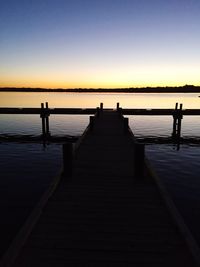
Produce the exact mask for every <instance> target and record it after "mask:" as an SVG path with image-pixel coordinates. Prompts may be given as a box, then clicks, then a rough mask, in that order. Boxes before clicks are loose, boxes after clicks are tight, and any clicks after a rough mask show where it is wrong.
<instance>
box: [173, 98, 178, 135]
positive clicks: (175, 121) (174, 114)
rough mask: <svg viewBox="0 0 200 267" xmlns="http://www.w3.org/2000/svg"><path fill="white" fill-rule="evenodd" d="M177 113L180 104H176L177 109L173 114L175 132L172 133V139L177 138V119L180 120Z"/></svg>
mask: <svg viewBox="0 0 200 267" xmlns="http://www.w3.org/2000/svg"><path fill="white" fill-rule="evenodd" d="M177 111H178V103H176V105H175V109H174V113H173V132H172V137H175V136H176V131H177V129H176V126H177V119H178V114H177Z"/></svg>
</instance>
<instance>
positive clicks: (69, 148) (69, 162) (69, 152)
mask: <svg viewBox="0 0 200 267" xmlns="http://www.w3.org/2000/svg"><path fill="white" fill-rule="evenodd" d="M72 167H73V144H72V143H65V144H63V173H64V174H65V175H67V176H71V175H72Z"/></svg>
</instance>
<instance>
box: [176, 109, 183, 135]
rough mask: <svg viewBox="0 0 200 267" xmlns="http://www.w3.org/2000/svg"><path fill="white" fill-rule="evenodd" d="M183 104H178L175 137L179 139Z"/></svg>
mask: <svg viewBox="0 0 200 267" xmlns="http://www.w3.org/2000/svg"><path fill="white" fill-rule="evenodd" d="M182 108H183V104H180V108H179V110H178V126H177V137H178V138H179V139H180V136H181V122H182V119H183V113H182Z"/></svg>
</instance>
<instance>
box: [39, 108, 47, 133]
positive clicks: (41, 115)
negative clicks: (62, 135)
mask: <svg viewBox="0 0 200 267" xmlns="http://www.w3.org/2000/svg"><path fill="white" fill-rule="evenodd" d="M40 117H41V119H42V137H43V138H45V136H46V127H45V109H44V103H41V113H40Z"/></svg>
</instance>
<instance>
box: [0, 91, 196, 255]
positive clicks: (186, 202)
mask: <svg viewBox="0 0 200 267" xmlns="http://www.w3.org/2000/svg"><path fill="white" fill-rule="evenodd" d="M41 102H49V107H52V108H54V107H66V108H67V107H68V108H70V107H79V108H86V107H92V108H95V107H97V106H99V103H100V102H103V103H104V107H106V108H115V107H116V103H117V102H119V103H120V106H121V107H122V108H174V106H175V103H176V102H178V103H183V108H185V109H187V108H200V98H199V97H198V94H195V93H191V94H115V93H112V94H110V93H108V94H104V93H102V94H96V93H77V94H73V93H1V92H0V107H40V103H41ZM128 117H129V123H130V126H131V128H132V130H133V132H134V134H135V136H136V137H138V138H142V137H157V138H158V137H159V138H165V137H170V136H171V133H172V122H173V120H172V117H171V116H128ZM88 120H89V116H85V115H80V116H74V115H54V116H50V131H51V134H52V135H58V136H64V135H73V136H79V135H81V133H82V132H83V131H84V129H85V127H86V126H87V124H88ZM16 134H19V135H33V136H34V135H40V134H41V119H40V117H39V116H38V115H0V135H6V136H9V135H16ZM182 136H183V137H185V138H196V139H197V138H199V137H200V116H185V117H184V118H183V121H182ZM0 152H1V153H0V159H1V160H0V170H1V179H0V192H1V194H0V199H1V204H0V205H1V210H2V218H3V219H2V220H1V222H0V224H1V226H2V227H0V235H1V237H2V238H1V241H0V250H1V253H2V252H3V251H4V249H5V248H6V246H7V245H8V244H9V242H10V241H11V240H12V238H13V236H14V235H15V233H16V232H17V230H18V229H19V228H20V226H21V225H22V223H23V221H24V219H25V218H26V216H27V215H28V214H29V213H30V211H31V209H32V207H33V206H34V205H35V203H36V202H37V201H38V199H39V198H40V196H41V194H42V192H43V191H44V190H45V188H46V187H47V185H48V184H49V183H50V181H51V180H52V179H53V177H54V176H55V175H56V174H57V173H58V172H59V170H60V168H61V164H62V155H61V152H62V151H61V144H49V145H48V146H47V147H46V148H45V149H44V148H43V146H42V144H35V143H8V142H2V143H0ZM146 154H147V157H148V158H149V159H150V161H151V164H152V165H153V167H154V169H155V170H156V172H157V173H158V174H159V175H160V177H161V178H162V180H163V182H164V183H165V185H166V187H167V189H168V191H169V193H170V194H171V196H172V198H173V199H174V201H175V203H176V205H177V208H178V209H179V211H180V212H181V214H182V216H183V217H184V219H185V221H186V223H187V225H188V227H189V228H190V230H191V231H192V232H193V234H194V236H195V238H196V239H197V240H198V242H200V230H199V224H200V177H199V167H200V146H199V144H198V142H196V144H194V143H193V144H192V143H188V144H184V145H181V146H180V150H177V149H176V146H175V145H173V144H147V145H146ZM13 222H15V223H14V224H13ZM5 229H7V230H5Z"/></svg>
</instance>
